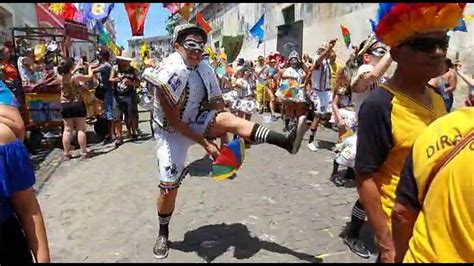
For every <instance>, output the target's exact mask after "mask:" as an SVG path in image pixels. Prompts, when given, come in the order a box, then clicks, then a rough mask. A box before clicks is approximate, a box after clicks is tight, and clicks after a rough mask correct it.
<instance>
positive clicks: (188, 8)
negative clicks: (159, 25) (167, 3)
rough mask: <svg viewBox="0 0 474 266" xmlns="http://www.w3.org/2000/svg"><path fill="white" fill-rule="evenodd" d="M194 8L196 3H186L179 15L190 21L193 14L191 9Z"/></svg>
mask: <svg viewBox="0 0 474 266" xmlns="http://www.w3.org/2000/svg"><path fill="white" fill-rule="evenodd" d="M193 7H194V3H184V4H181V8H180V9H179V14H180V15H181V17H182V18H183V19H184V20H189V15H190V13H191V8H193Z"/></svg>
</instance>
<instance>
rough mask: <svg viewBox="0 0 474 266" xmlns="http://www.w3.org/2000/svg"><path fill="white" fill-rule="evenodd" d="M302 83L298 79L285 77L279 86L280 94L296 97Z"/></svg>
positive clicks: (287, 97)
mask: <svg viewBox="0 0 474 266" xmlns="http://www.w3.org/2000/svg"><path fill="white" fill-rule="evenodd" d="M300 85H301V84H299V82H298V81H296V80H293V79H284V80H282V81H281V83H280V86H279V88H278V90H279V94H280V95H282V96H283V98H285V99H288V100H290V99H294V98H296V97H298V89H299V87H300Z"/></svg>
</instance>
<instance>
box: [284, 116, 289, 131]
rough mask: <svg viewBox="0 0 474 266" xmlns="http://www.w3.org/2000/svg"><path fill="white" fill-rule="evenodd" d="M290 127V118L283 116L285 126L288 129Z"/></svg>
mask: <svg viewBox="0 0 474 266" xmlns="http://www.w3.org/2000/svg"><path fill="white" fill-rule="evenodd" d="M289 127H290V119H289V118H285V128H286V129H288V128H289Z"/></svg>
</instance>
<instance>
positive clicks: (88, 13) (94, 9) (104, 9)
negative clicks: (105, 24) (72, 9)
mask: <svg viewBox="0 0 474 266" xmlns="http://www.w3.org/2000/svg"><path fill="white" fill-rule="evenodd" d="M114 5H115V3H80V4H79V8H80V9H81V10H82V13H83V15H84V20H86V21H91V20H106V19H107V18H108V17H109V15H110V12H111V11H112V9H113V8H114Z"/></svg>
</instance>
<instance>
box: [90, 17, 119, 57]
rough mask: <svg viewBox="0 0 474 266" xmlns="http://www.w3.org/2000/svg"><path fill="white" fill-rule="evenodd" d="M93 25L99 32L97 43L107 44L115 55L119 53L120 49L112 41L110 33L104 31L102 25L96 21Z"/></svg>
mask: <svg viewBox="0 0 474 266" xmlns="http://www.w3.org/2000/svg"><path fill="white" fill-rule="evenodd" d="M95 27H96V29H97V31H98V33H99V44H100V45H105V46H107V47H108V48H109V49H110V51H111V52H112V53H114V54H115V55H121V54H122V50H121V49H120V48H119V47H118V46H117V44H115V43H114V41H113V40H112V38H111V37H110V35H109V34H108V33H107V32H106V31H105V29H104V26H103V25H102V24H101V23H99V22H98V21H96V23H95Z"/></svg>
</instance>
